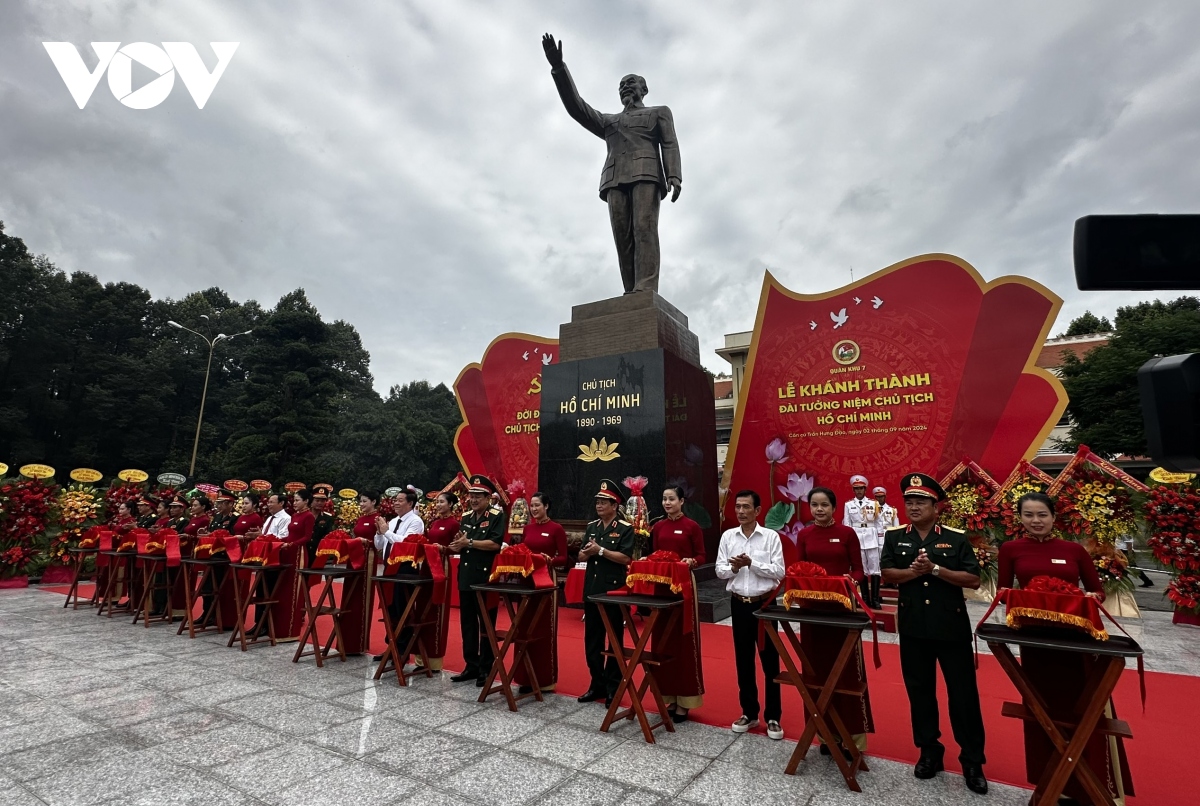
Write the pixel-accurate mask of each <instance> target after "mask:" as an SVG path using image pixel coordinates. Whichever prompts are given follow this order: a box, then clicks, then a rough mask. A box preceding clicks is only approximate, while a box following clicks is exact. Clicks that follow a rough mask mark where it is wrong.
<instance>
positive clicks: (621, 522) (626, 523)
mask: <svg viewBox="0 0 1200 806" xmlns="http://www.w3.org/2000/svg"><path fill="white" fill-rule="evenodd" d="M617 523H619V524H621V525H622V526H633V524H632V523H630V522H629V521H625V520H620V519H618V520H617Z"/></svg>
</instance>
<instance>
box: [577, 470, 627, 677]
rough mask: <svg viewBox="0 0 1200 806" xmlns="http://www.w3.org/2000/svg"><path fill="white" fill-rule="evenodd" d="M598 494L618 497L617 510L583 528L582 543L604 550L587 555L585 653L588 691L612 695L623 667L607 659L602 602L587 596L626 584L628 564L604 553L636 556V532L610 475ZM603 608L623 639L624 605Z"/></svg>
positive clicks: (585, 574) (603, 482) (584, 578)
mask: <svg viewBox="0 0 1200 806" xmlns="http://www.w3.org/2000/svg"><path fill="white" fill-rule="evenodd" d="M596 497H597V498H607V499H610V500H612V501H615V502H616V504H617V512H618V514H617V517H616V519H615V520H613V521H612V522H611V523H609V524H605V523H604V522H603V521H600V520H594V521H592V522H591V523H589V524H588V525H587V528H586V529H584V532H583V545H584V546H586V545H587V544H588V543H595V544H596V545H597V546H599V547H600V550H601V553H600V554H595V555H593V556H591V557H589V558H588V560H587V570H586V571H584V577H583V653H584V657H585V658H586V659H587V666H588V672H590V673H591V676H592V680H591V685H589V686H588V690H589V692H592V693H594V694H597V695H601V694H602V695H603V696H605V697H606V698H611V697H613V695H615V694H616V693H617V686H618V685H619V684H620V682H621V671H620V668H619V667H618V666H617V662H616V660H615V659H614V658H607V662H606V659H605V657H604V646H605V643H606V641H607V637H608V636H607V635H606V634H605V631H604V622H603V620H601V618H600V605H596V604H593V603H592V602H590V601H588V597H589V596H594V595H596V594H598V593H608V592H609V591H611V590H616V589H617V588H622V587H624V586H625V572H626V566H625V565H622V564H621V563H618V562H613V561H612V560H610V559H608V558H607V557H604V556H602V555H603V554H607V553H608V552H610V551H611V552H615V553H618V554H624V555H625V556H626V557H633V552H634V547H635V546H636V545H637V537H636V535H635V534H634V531H633V525H632V524H630V523H629V522H628V521H626V520H624V519H623V518H622V517H621V515H620V507H621V504H622V503H624V496H623V495H622V493H621V490H620V487H619V486H618V485H617V483H616V482H613V481H609V480H608V479H604V480H602V481H601V482H600V492H598V493H596ZM604 608H605V611H606V613H607V615H608V620H609V622H610V623H611V624H612V626H613V630H614V631H615V632H616V634H617V638H618V640H624V635H625V620H624V619H623V618H622V616H621V608H619V607H617V606H616V605H605V606H604ZM585 696H586V695H585Z"/></svg>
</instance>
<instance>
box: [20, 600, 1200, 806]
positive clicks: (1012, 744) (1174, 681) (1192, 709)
mask: <svg viewBox="0 0 1200 806" xmlns="http://www.w3.org/2000/svg"><path fill="white" fill-rule="evenodd" d="M67 587H68V586H66V585H62V586H53V587H46V588H43V590H50V591H55V592H57V593H61V594H65V593H66V592H67ZM80 588H81V590H80V593H81V595H82V596H90V595H91V586H90V585H89V586H80ZM581 613H582V611H580V610H571V609H567V608H563V609H561V610H559V623H558V639H559V646H558V657H559V684H558V693H559V694H565V695H571V696H578V695H579V694H582V693H583V692H584V691H585V690H586V689H587V686H588V682H589V676H588V672H587V666H586V665H585V664H584V661H583V622H582V621H580V620H579V616H580V614H581ZM700 627H701V635H702V641H703V643H702V647H703V656H704V669H705V678H704V679H705V686H706V688H707V692H706V693H705V696H704V707H703V708H701V709H697V710H696V711H693V712H692V713H693V718H694V719H695V720H696V721H697V722H702V723H704V724H708V725H716V726H718V727H728V726H729V725H730V723H732V722H733V721H734V720H736V719H737V718H738V716H740V715H741V708H740V707H739V705H738V696H737V680H736V678H735V676H734V673H733V638H732V633H731V632H730V630H729V628H728V627H719V626H717V625H715V624H702V625H700ZM450 633H451V636H450V647H451V651H450V652H449V653H448V654H447V657H446V668H447V669H455V670H456V669H461V668H462V656H461V655H460V654H459V651H458V649H457V648H458V647H459V646H460V645H461V644H460V641H459V638H458V615H457V613H456V612H455V613H452V614H451V618H450ZM322 638H324V631H322ZM180 640H186V639H184V638H180ZM371 645H372V651H373V652H381V651H383V647H384V644H383V625H382V624H380V623H377V624H376V625H375V629H374V631H373V632H372V641H371ZM867 655H868V660H867V663H868V670H867V676H868V679H869V681H870V686H871V708H872V711H873V713H874V716H875V730H876V733H875V734H873V735H872V736H871V737H870V738H869V744H868V753H869V754H870V755H873V756H879V757H882V758H888V759H893V760H896V761H903V762H906V763H915V762H916V760H917V753H916V749H915V748H914V747H913V746H912V731H911V727H910V723H909V719H908V698H907V696H906V695H905V692H904V682H903V680H902V679H901V677H900V656H899V649H898V648H897V647H896V646H895V645H894V644H882V645H880V655H881V657H882V660H883V667H882V668H880V669H873V668H870V653H867ZM759 685H760V690H761V685H762V683H761V680H760V683H759ZM939 688H940V685H939ZM979 689H980V695H981V698H982V702H983V717H984V722H985V723H986V725H987V731H988V734H987V755H988V763H987V766H986V767H985V772H986V773H987V775H988V778H989V779H991V780H993V781H998V782H1001V783H1006V784H1012V785H1015V786H1023V787H1029V784H1027V783H1026V781H1025V757H1024V743H1023V740H1022V733H1021V726H1020V724H1019V723H1018V721H1017V720H1015V719H1005V718H1003V717H1001V716H1000V707H1001V704H1002V703H1003V702H1005V701H1006V700H1008V701H1017V700H1018V696H1017V692H1016V689H1015V688H1013V685H1012V683H1010V682H1009V680H1008V677H1007V676H1006V675H1005V674H1004V672H1003V670H1001V668H1000V666H999V664H997V663H996V660H995V659H994V658H993V657H992V656H991V655H985V654H981V655H980V656H979ZM940 701H941V703H942V730H943V733H944V734H945V735H944V736H943V737H942V741H943V742H944V743H945V744H946V748H947V751H946V765H947V768H948V769H953V770H955V771H958V769H959V767H958V761H957V758H956V757H957V755H958V747H957V745H955V744H954V738H953V736H951V735H950V723H949V718H948V716H947V715H946V710H945V702H946V700H945V691H944V689H943V690H942V691H941V694H940ZM800 705H801V704H800V695H799V694H797V693H796V691H795V689H792V688H789V687H786V686H785V687H784V688H783V720H782V721H783V727H784V730H785V731H786V734H787V737H788V738H789V739H792V740H795V739H797V738H799V735H800V732H801V730H803V725H804V723H803V721H802V719H801V717H800V714H801V707H800ZM1116 708H1117V713H1118V715H1119V716H1120V717H1121V718H1122V719H1124V720H1126V721H1128V722H1129V725H1130V727H1131V728H1132V729H1133V735H1134V739H1133V740H1132V741H1127V742H1126V743H1125V747H1126V750H1127V751H1128V753H1129V763H1130V767H1131V769H1132V770H1133V776H1134V784H1135V787H1136V789H1137V792H1138V796H1137V797H1135V798H1130V799H1129V802H1130V803H1147V804H1151V803H1153V804H1159V803H1162V804H1177V803H1178V804H1182V803H1188V802H1191V799H1192V797H1194V796H1195V795H1194V794H1193V795H1188V794H1187V792H1190V791H1192V790H1193V787H1192V786H1191V785H1190V784H1189V783H1188V779H1187V775H1186V773H1185V771H1184V769H1183V768H1182V766H1181V765H1180V764H1179V762H1178V760H1177V758H1178V757H1177V755H1176V754H1177V753H1179V752H1180V751H1181V749H1183V748H1189V747H1191V746H1192V745H1193V744H1194V742H1195V734H1194V729H1195V726H1198V725H1200V677H1192V676H1189V675H1177V674H1167V673H1163V672H1147V673H1146V713H1145V714H1144V715H1143V714H1142V711H1141V703H1140V701H1139V699H1138V680H1137V672H1136V671H1135V670H1134V669H1132V668H1131V669H1128V670H1126V672H1125V677H1124V679H1123V680H1122V682H1121V684H1120V685H1119V686H1118V687H1117V691H1116ZM601 719H602V711H601V710H600V709H597V716H596V724H597V726H599V724H600V720H601Z"/></svg>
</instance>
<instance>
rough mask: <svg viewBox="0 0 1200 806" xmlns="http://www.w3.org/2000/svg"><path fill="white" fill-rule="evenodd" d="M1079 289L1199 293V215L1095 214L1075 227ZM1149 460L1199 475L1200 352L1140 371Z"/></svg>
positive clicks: (1157, 360) (1148, 364)
mask: <svg viewBox="0 0 1200 806" xmlns="http://www.w3.org/2000/svg"><path fill="white" fill-rule="evenodd" d="M1075 284H1076V285H1077V286H1078V287H1079V289H1080V290H1081V291H1185V290H1193V289H1200V215H1093V216H1084V217H1083V218H1081V219H1079V220H1078V221H1076V222H1075ZM1138 391H1139V392H1140V394H1141V398H1142V418H1143V419H1144V421H1145V425H1146V444H1147V446H1148V447H1149V449H1150V455H1151V456H1152V457H1153V458H1154V461H1156V462H1158V463H1159V464H1160V465H1162V466H1163V467H1164V468H1166V469H1167V470H1172V471H1176V472H1182V473H1197V472H1200V353H1189V354H1187V355H1172V356H1167V357H1158V358H1152V359H1150V360H1149V361H1147V362H1146V363H1145V364H1143V365H1142V367H1141V369H1139V370H1138Z"/></svg>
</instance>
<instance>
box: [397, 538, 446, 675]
mask: <svg viewBox="0 0 1200 806" xmlns="http://www.w3.org/2000/svg"><path fill="white" fill-rule="evenodd" d="M442 520H443V521H453V522H454V524H455V526H454V531H453V532H450V535H451V537H453V535H454V534H456V533H457V532H458V526H457V524H458V521H456V520H455V519H454V518H443V519H442ZM434 523H438V521H434ZM444 526H445V528H449V525H448V524H444ZM443 549H444V546H443V544H442V543H440V542H438V541H436V540H430V539H429V538H428V537H427V536H426V535H409V536H408V537H406V538H404V541H403V542H401V543H394V544H392V547H391V551H390V552H389V553H388V557H387V561H386V562H385V563H384V569H383V573H384V575H385V576H396V575H412V574H416V575H418V576H420V577H422V578H423V579H432V580H433V584H432V585H422V586H420V587H417V588H415V590H416V596H417V601H416V603H415V604H414V605H413V610H414V612H415V613H417V614H419V613H421V611H423V610H424V609H425V605H426V604H427V603H428V602H430V601H432V603H433V607H432V610H431V613H430V615H432V616H433V618H434V619H435V622H436V623H434V624H430V625H428V626H426V627H422V628H421V639H422V640H423V641H424V642H425V651H426V652H427V653H429V668H430V669H432V670H434V671H439V670H440V669H441V668H442V659H443V658H445V657H446V644H447V639H448V637H449V634H450V595H449V594H450V555H449V553H447V552H446V551H444V550H443ZM379 590H380V591H381V594H380V596H381V602H380V607H387V606H389V605H391V603H392V597H393V596H395V595H397V586H395V585H381V586H380V587H379Z"/></svg>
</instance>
